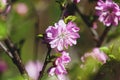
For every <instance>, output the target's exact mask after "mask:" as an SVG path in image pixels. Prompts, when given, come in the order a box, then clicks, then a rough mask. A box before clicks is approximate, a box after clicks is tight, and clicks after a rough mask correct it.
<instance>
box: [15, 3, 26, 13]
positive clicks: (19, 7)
mask: <svg viewBox="0 0 120 80" xmlns="http://www.w3.org/2000/svg"><path fill="white" fill-rule="evenodd" d="M15 10H16V12H17V13H18V14H20V15H25V14H27V12H28V7H27V5H26V4H25V3H18V4H17V5H16V7H15Z"/></svg>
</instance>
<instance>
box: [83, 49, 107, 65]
mask: <svg viewBox="0 0 120 80" xmlns="http://www.w3.org/2000/svg"><path fill="white" fill-rule="evenodd" d="M90 56H91V57H92V58H94V59H96V60H98V61H100V62H101V63H103V64H104V63H106V60H107V59H108V56H107V55H106V54H105V53H103V52H102V51H100V50H99V48H94V49H93V51H92V52H90V53H85V54H84V56H82V57H81V61H82V62H85V60H86V58H87V57H90Z"/></svg>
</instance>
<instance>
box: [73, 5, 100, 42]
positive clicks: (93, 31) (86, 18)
mask: <svg viewBox="0 0 120 80" xmlns="http://www.w3.org/2000/svg"><path fill="white" fill-rule="evenodd" d="M74 6H75V9H76V12H77V13H78V14H79V15H80V16H81V18H82V19H83V21H84V22H85V24H86V25H87V27H88V28H89V30H90V32H91V34H92V35H93V39H94V40H95V41H98V40H99V36H98V33H97V32H96V30H94V29H93V28H92V24H93V22H94V21H95V20H96V18H95V19H94V20H92V21H91V22H90V20H89V16H86V15H83V14H82V13H81V11H80V10H79V9H78V7H77V6H76V4H74Z"/></svg>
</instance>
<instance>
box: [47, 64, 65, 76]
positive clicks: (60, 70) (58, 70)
mask: <svg viewBox="0 0 120 80" xmlns="http://www.w3.org/2000/svg"><path fill="white" fill-rule="evenodd" d="M49 74H50V75H51V76H53V75H63V74H67V71H66V69H65V66H64V65H63V64H59V65H56V66H55V67H52V68H50V70H49Z"/></svg>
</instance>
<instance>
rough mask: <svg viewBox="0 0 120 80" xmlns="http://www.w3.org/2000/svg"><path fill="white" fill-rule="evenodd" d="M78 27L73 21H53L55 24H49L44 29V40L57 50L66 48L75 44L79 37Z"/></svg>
mask: <svg viewBox="0 0 120 80" xmlns="http://www.w3.org/2000/svg"><path fill="white" fill-rule="evenodd" d="M79 30H80V29H79V28H78V27H77V26H76V24H75V23H73V22H68V24H65V22H64V21H63V20H59V22H58V23H55V26H49V27H48V28H47V30H46V40H47V41H48V42H49V44H50V46H51V48H56V49H57V50H58V51H62V50H64V48H66V49H67V48H68V46H72V45H73V44H74V45H75V44H77V41H76V40H77V38H79V37H80V36H79V34H78V31H79Z"/></svg>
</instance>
